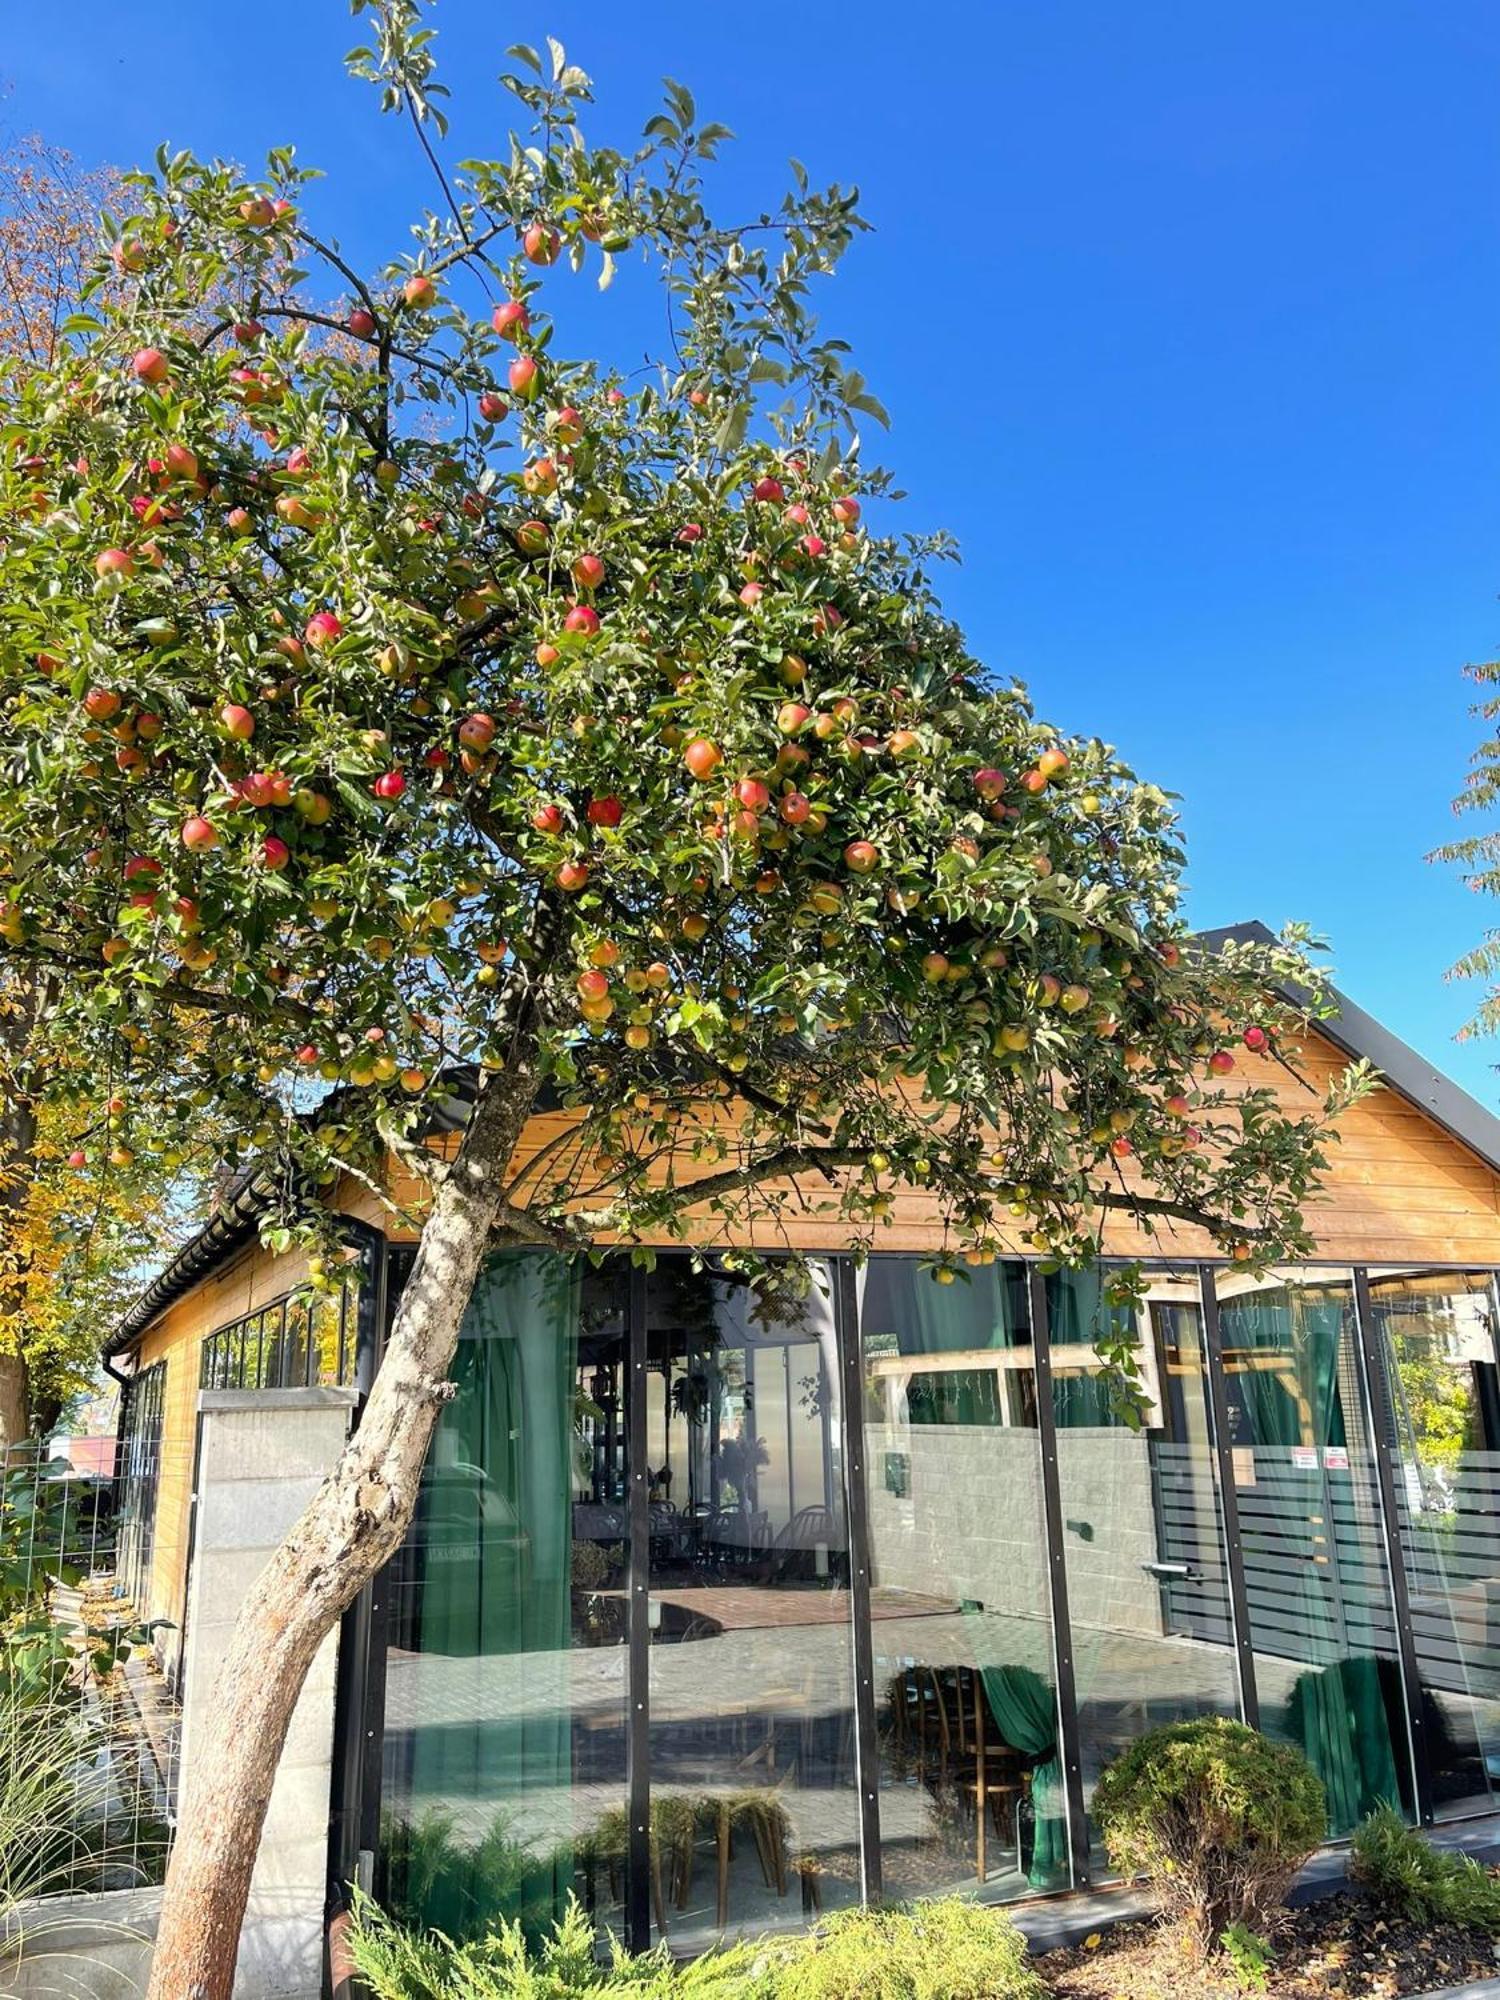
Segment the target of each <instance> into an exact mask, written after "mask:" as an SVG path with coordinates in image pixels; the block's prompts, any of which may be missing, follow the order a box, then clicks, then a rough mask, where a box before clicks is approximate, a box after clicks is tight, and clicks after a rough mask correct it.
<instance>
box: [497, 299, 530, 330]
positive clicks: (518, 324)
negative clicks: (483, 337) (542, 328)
mask: <svg viewBox="0 0 1500 2000" xmlns="http://www.w3.org/2000/svg"><path fill="white" fill-rule="evenodd" d="M490 325H491V326H492V327H493V328H494V329H495V331H496V333H498V334H499V335H500V338H501V339H502V340H519V339H520V337H521V335H522V334H523V333H525V332H526V331H527V330H528V329H529V327H530V325H531V314H530V313H529V312H527V310H526V308H525V306H524V305H523V304H522V303H521V301H520V300H519V299H507V300H506V301H505V303H504V304H503V305H498V306H496V308H495V310H494V311H493V312H492V313H491V314H490Z"/></svg>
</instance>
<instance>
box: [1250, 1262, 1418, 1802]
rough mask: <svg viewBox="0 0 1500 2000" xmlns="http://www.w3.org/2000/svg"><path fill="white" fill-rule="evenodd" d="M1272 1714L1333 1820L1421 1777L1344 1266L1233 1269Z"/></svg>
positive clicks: (1258, 1624)
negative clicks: (1411, 1746)
mask: <svg viewBox="0 0 1500 2000" xmlns="http://www.w3.org/2000/svg"><path fill="white" fill-rule="evenodd" d="M1218 1292H1219V1318H1220V1327H1221V1331H1222V1337H1223V1345H1224V1370H1225V1393H1226V1398H1227V1401H1228V1406H1229V1441H1230V1444H1231V1446H1232V1456H1233V1463H1234V1477H1235V1491H1236V1494H1237V1497H1238V1501H1239V1515H1240V1538H1241V1545H1242V1548H1243V1550H1244V1562H1245V1589H1246V1596H1247V1600H1248V1607H1249V1618H1250V1633H1251V1639H1252V1642H1253V1644H1254V1648H1255V1678H1256V1685H1257V1687H1258V1689H1259V1692H1260V1708H1261V1726H1262V1728H1264V1729H1265V1730H1267V1731H1268V1732H1269V1733H1270V1734H1272V1735H1278V1736H1282V1737H1284V1738H1286V1739H1287V1740H1288V1741H1290V1742H1293V1743H1295V1744H1297V1745H1298V1747H1299V1748H1300V1749H1302V1750H1303V1751H1304V1752H1305V1754H1306V1755H1307V1757H1308V1759H1309V1761H1310V1762H1311V1764H1312V1766H1313V1769H1314V1770H1315V1771H1316V1772H1317V1773H1318V1776H1319V1777H1320V1778H1321V1779H1322V1780H1323V1786H1324V1790H1325V1792H1326V1793H1327V1797H1328V1819H1329V1827H1330V1830H1331V1831H1332V1832H1333V1833H1334V1834H1335V1835H1337V1834H1342V1833H1347V1832H1349V1831H1350V1829H1351V1828H1352V1827H1353V1826H1354V1825H1355V1824H1356V1823H1357V1822H1358V1821H1359V1820H1360V1819H1361V1818H1362V1817H1363V1816H1364V1815H1365V1814H1366V1813H1368V1812H1370V1811H1371V1810H1373V1808H1374V1807H1375V1806H1377V1805H1379V1804H1381V1803H1389V1804H1392V1805H1396V1806H1398V1807H1400V1808H1401V1809H1402V1810H1404V1811H1406V1812H1407V1813H1408V1814H1410V1812H1411V1810H1412V1786H1411V1769H1410V1758H1409V1754H1408V1738H1407V1731H1406V1721H1405V1710H1404V1706H1403V1698H1402V1691H1401V1675H1400V1667H1399V1663H1398V1658H1397V1647H1396V1637H1395V1625H1394V1617H1393V1612H1392V1607H1391V1595H1390V1578H1389V1574H1388V1571H1387V1567H1386V1561H1385V1548H1384V1540H1383V1534H1382V1526H1381V1516H1380V1494H1379V1486H1378V1482H1377V1478H1376V1469H1375V1463H1374V1460H1373V1457H1372V1455H1371V1441H1370V1439H1369V1437H1368V1435H1367V1427H1366V1424H1365V1417H1364V1398H1363V1392H1362V1388H1361V1383H1360V1375H1359V1361H1358V1331H1357V1323H1356V1320H1355V1308H1354V1293H1353V1286H1352V1283H1351V1282H1350V1280H1349V1278H1348V1277H1347V1275H1345V1274H1343V1273H1300V1272H1288V1273H1284V1274H1279V1273H1272V1274H1270V1275H1268V1276H1267V1277H1264V1278H1254V1277H1251V1276H1249V1275H1247V1274H1240V1273H1236V1272H1233V1271H1225V1272H1222V1273H1220V1274H1219V1276H1218Z"/></svg>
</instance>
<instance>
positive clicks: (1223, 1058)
mask: <svg viewBox="0 0 1500 2000" xmlns="http://www.w3.org/2000/svg"><path fill="white" fill-rule="evenodd" d="M1208 1066H1209V1068H1210V1069H1211V1070H1212V1071H1213V1073H1214V1075H1215V1076H1228V1074H1229V1072H1230V1071H1231V1070H1232V1069H1233V1068H1234V1057H1233V1056H1232V1055H1231V1054H1230V1053H1229V1051H1228V1049H1215V1050H1214V1052H1213V1054H1212V1055H1211V1056H1210V1057H1209V1059H1208Z"/></svg>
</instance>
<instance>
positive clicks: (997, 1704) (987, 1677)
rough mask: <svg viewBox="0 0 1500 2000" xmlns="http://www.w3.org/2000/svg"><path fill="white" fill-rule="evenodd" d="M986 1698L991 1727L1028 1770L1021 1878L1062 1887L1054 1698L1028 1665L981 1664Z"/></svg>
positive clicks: (1063, 1836)
mask: <svg viewBox="0 0 1500 2000" xmlns="http://www.w3.org/2000/svg"><path fill="white" fill-rule="evenodd" d="M980 1673H981V1675H982V1676H983V1680H984V1693H985V1699H986V1700H987V1701H988V1703H989V1706H990V1713H991V1715H993V1716H994V1718H995V1727H996V1728H997V1729H998V1730H999V1732H1000V1734H1001V1735H1002V1736H1003V1737H1004V1738H1005V1741H1006V1742H1007V1743H1009V1744H1010V1745H1011V1747H1012V1748H1013V1749H1016V1750H1019V1751H1020V1752H1021V1754H1022V1756H1023V1757H1031V1758H1035V1759H1037V1760H1038V1761H1037V1762H1036V1763H1035V1764H1034V1765H1033V1767H1032V1775H1031V1808H1032V1814H1033V1825H1032V1840H1031V1860H1030V1863H1029V1865H1028V1868H1027V1876H1026V1879H1027V1880H1028V1881H1029V1882H1030V1884H1031V1886H1032V1887H1033V1888H1034V1889H1057V1888H1063V1887H1066V1885H1067V1881H1068V1824H1067V1819H1066V1816H1065V1806H1064V1793H1063V1778H1062V1761H1061V1759H1060V1757H1059V1755H1058V1748H1057V1697H1056V1695H1055V1694H1054V1693H1053V1691H1052V1689H1051V1688H1050V1687H1049V1686H1048V1685H1047V1683H1046V1681H1044V1680H1043V1679H1042V1677H1041V1675H1040V1674H1039V1673H1036V1672H1035V1671H1034V1670H1033V1669H1032V1668H1030V1667H1015V1666H1011V1667H991V1666H981V1668H980Z"/></svg>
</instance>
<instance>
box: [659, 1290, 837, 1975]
mask: <svg viewBox="0 0 1500 2000" xmlns="http://www.w3.org/2000/svg"><path fill="white" fill-rule="evenodd" d="M646 1354H647V1370H648V1382H649V1389H648V1395H647V1464H648V1470H649V1474H650V1480H651V1551H650V1562H651V1608H650V1626H651V1676H650V1718H651V1719H650V1776H651V1819H650V1823H651V1834H652V1880H651V1904H652V1925H653V1929H654V1931H655V1932H656V1933H657V1934H658V1935H662V1936H665V1937H667V1938H668V1939H669V1940H670V1942H671V1943H672V1945H673V1946H674V1947H677V1948H682V1947H689V1948H697V1949H703V1948H704V1947H706V1946H707V1945H708V1944H709V1943H711V1942H712V1941H713V1940H714V1939H716V1938H717V1937H719V1936H720V1935H722V1934H724V1933H725V1932H747V1933H752V1934H753V1933H756V1932H760V1931H765V1930H771V1929H776V1928H780V1927H782V1926H784V1925H787V1924H796V1925H800V1924H802V1923H803V1922H805V1921H806V1918H807V1916H808V1915H809V1914H811V1913H816V1912H817V1911H819V1910H826V1909H832V1908H836V1907H837V1906H838V1905H840V1904H843V1903H849V1902H856V1901H858V1899H859V1894H860V1853H859V1802H858V1793H857V1790H856V1786H855V1767H854V1703H853V1675H852V1669H851V1646H850V1608H849V1539H848V1531H847V1528H846V1525H845V1507H844V1481H843V1468H842V1463H841V1457H840V1451H839V1443H838V1440H839V1438H840V1435H841V1430H842V1425H841V1421H840V1411H839V1401H838V1381H839V1371H838V1349H837V1339H836V1334H835V1327H834V1299H833V1277H832V1272H831V1270H830V1269H829V1268H828V1266H827V1265H823V1264H819V1265H817V1266H816V1268H815V1272H814V1282H813V1286H812V1289H811V1291H810V1292H809V1293H808V1295H807V1296H806V1297H804V1298H800V1299H788V1300H782V1301H779V1302H777V1303H775V1304H769V1303H765V1302H758V1301H757V1299H756V1297H755V1295H754V1294H753V1293H752V1292H751V1291H750V1290H749V1288H748V1287H747V1286H746V1285H745V1284H744V1283H743V1281H739V1282H736V1281H735V1280H733V1279H732V1278H731V1277H729V1276H728V1275H726V1274H724V1273H722V1272H719V1271H716V1270H714V1269H706V1270H695V1269H694V1268H693V1265H692V1263H691V1261H690V1260H688V1259H686V1258H672V1259H663V1260H662V1261H661V1263H660V1264H659V1265H658V1267H657V1269H656V1270H655V1271H653V1272H652V1274H651V1276H650V1280H649V1283H648V1286H647V1291H646Z"/></svg>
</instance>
